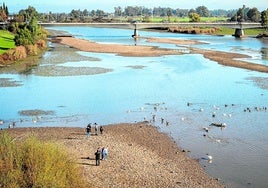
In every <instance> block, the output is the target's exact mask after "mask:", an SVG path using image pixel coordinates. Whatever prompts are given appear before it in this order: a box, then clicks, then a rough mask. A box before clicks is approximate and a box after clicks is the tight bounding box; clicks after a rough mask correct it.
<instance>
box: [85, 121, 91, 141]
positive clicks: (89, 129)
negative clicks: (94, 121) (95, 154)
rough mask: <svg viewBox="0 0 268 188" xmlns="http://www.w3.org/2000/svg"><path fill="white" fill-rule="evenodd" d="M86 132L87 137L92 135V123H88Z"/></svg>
mask: <svg viewBox="0 0 268 188" xmlns="http://www.w3.org/2000/svg"><path fill="white" fill-rule="evenodd" d="M86 132H87V137H88V138H89V137H90V135H91V124H90V123H89V124H88V125H87V128H86Z"/></svg>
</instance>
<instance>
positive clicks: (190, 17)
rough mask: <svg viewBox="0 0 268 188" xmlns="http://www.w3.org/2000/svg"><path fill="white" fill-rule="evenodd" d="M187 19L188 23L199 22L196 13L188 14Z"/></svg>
mask: <svg viewBox="0 0 268 188" xmlns="http://www.w3.org/2000/svg"><path fill="white" fill-rule="evenodd" d="M189 19H190V22H200V16H199V14H197V13H190V15H189Z"/></svg>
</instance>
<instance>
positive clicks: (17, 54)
mask: <svg viewBox="0 0 268 188" xmlns="http://www.w3.org/2000/svg"><path fill="white" fill-rule="evenodd" d="M13 55H14V59H15V60H22V59H25V58H26V57H27V51H26V48H25V47H24V46H17V47H16V48H15V51H14V53H13Z"/></svg>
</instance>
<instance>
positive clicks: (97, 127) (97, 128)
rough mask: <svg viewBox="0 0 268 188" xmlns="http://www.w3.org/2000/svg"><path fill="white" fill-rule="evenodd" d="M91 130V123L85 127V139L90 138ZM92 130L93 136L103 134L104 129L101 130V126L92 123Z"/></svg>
mask: <svg viewBox="0 0 268 188" xmlns="http://www.w3.org/2000/svg"><path fill="white" fill-rule="evenodd" d="M91 128H92V126H91V123H89V124H88V125H87V128H86V132H87V137H90V135H91ZM94 130H95V135H98V134H99V131H100V133H101V134H102V133H103V131H104V128H103V126H100V127H99V126H98V124H97V123H94Z"/></svg>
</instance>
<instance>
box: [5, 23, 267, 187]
mask: <svg viewBox="0 0 268 188" xmlns="http://www.w3.org/2000/svg"><path fill="white" fill-rule="evenodd" d="M49 29H52V28H49ZM53 29H56V30H64V31H67V32H69V33H71V34H73V35H74V36H75V37H77V38H85V39H90V40H93V41H96V42H100V43H120V44H130V45H156V46H160V47H165V48H177V49H183V50H186V51H187V48H188V47H191V46H194V47H197V48H204V49H212V50H219V51H226V52H238V53H243V54H247V55H250V56H252V58H250V59H247V61H250V62H254V63H260V64H265V65H268V55H267V54H268V41H267V40H258V39H255V38H250V37H246V38H243V39H235V38H233V37H231V36H209V35H186V34H173V33H164V32H148V31H139V34H140V35H141V36H144V37H164V38H178V39H185V40H189V39H190V40H198V41H203V42H206V44H198V45H190V46H189V45H185V46H180V47H178V46H175V45H171V44H158V43H153V44H151V43H149V44H148V43H147V42H146V41H145V40H144V39H140V40H137V41H134V40H133V39H132V38H131V35H132V34H133V31H132V30H126V29H112V28H109V29H108V28H93V27H86V26H83V27H53ZM54 45H55V44H51V46H54ZM66 49H67V48H66ZM66 49H65V50H66ZM59 54H60V55H59ZM40 61H41V65H40V66H39V67H36V68H35V69H34V70H33V71H32V72H31V73H28V74H7V73H3V74H1V75H0V79H2V82H3V80H5V81H8V82H10V83H12V84H10V85H3V84H2V87H0V96H1V98H0V119H1V120H4V122H5V123H4V124H3V125H1V126H2V128H6V127H8V126H9V125H10V124H12V122H16V126H18V127H29V126H34V127H39V126H77V127H85V126H86V125H87V123H89V122H92V123H94V122H97V123H98V124H100V125H107V124H113V123H122V122H129V123H132V122H137V121H143V120H148V121H151V122H152V124H154V125H155V126H157V127H159V130H161V131H163V132H165V133H167V134H168V135H170V136H171V137H172V138H173V139H174V141H176V142H177V143H178V145H179V146H180V147H181V148H182V149H184V150H186V151H187V152H188V155H189V156H191V157H192V158H196V159H198V160H199V162H200V165H202V166H203V168H204V169H205V170H206V172H207V173H208V174H209V175H211V176H213V177H215V178H219V179H221V181H222V182H223V183H224V184H225V185H226V186H227V187H267V186H268V179H267V176H266V172H267V171H268V163H267V161H268V109H266V108H268V90H267V89H268V75H267V73H260V72H256V71H249V70H245V69H239V68H233V67H226V66H222V65H219V64H217V63H216V62H213V61H211V60H208V59H206V58H204V57H203V56H202V55H196V54H195V55H193V54H185V55H170V56H161V57H121V56H118V55H116V54H105V53H90V52H80V51H78V52H77V51H75V50H74V49H68V50H67V51H64V49H63V51H60V52H58V51H57V46H55V48H52V50H50V51H48V52H46V54H45V55H44V57H43V58H42V59H40ZM92 69H94V70H95V72H94V71H93V72H90V70H92ZM46 70H49V71H50V73H53V74H50V73H46V74H45V73H44V72H45V71H46ZM83 71H84V72H85V74H79V73H80V72H83ZM64 73H70V74H67V75H66V74H64ZM4 86H5V87H4ZM38 110H40V111H41V112H46V113H43V114H42V113H41V115H40V114H38V113H37V114H34V113H33V112H39V111H38ZM27 112H28V114H27ZM213 114H214V115H213ZM153 116H155V121H153ZM161 119H163V122H162V121H161ZM167 122H168V123H167ZM213 122H214V123H217V124H224V125H226V126H225V127H222V128H221V127H217V126H210V124H211V123H213ZM204 128H205V129H208V132H206V131H205V130H204ZM207 153H208V154H210V155H212V156H213V160H212V161H208V160H207V159H206V154H207Z"/></svg>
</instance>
